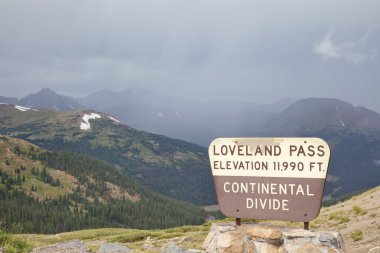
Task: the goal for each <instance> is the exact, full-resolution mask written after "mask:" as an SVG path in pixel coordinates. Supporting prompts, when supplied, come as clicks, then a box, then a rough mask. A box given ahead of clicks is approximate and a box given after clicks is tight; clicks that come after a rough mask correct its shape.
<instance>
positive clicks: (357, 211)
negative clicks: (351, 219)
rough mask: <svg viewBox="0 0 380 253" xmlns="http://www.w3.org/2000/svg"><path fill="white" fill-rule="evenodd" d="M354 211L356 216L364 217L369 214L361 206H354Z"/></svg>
mask: <svg viewBox="0 0 380 253" xmlns="http://www.w3.org/2000/svg"><path fill="white" fill-rule="evenodd" d="M352 211H354V213H355V215H364V214H366V213H367V211H366V210H364V209H363V208H361V207H360V206H353V207H352Z"/></svg>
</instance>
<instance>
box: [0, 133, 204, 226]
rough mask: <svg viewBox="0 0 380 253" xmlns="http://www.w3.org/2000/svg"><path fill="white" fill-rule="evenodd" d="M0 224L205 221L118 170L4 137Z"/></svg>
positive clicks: (187, 207) (192, 209) (0, 158)
mask: <svg viewBox="0 0 380 253" xmlns="http://www.w3.org/2000/svg"><path fill="white" fill-rule="evenodd" d="M0 161H1V163H0V203H1V205H0V224H1V226H2V227H3V228H5V229H7V230H9V231H12V232H22V233H58V232H62V231H70V230H78V229H84V228H99V227H128V228H165V227H174V226H179V225H185V224H200V223H202V222H203V220H204V218H203V213H202V211H201V210H200V209H199V208H198V207H196V206H194V205H192V204H189V203H186V202H180V201H178V200H174V199H171V198H168V197H165V196H162V195H160V194H157V193H154V192H152V191H151V190H148V189H145V188H143V187H141V186H140V185H138V184H137V183H135V182H134V181H133V180H131V179H130V178H129V177H127V176H126V175H125V174H124V173H122V172H121V171H120V170H119V169H118V168H116V167H115V166H113V165H111V164H109V163H107V162H104V161H100V160H97V159H94V158H91V157H88V156H85V155H81V154H75V153H66V152H51V151H47V150H45V149H42V148H39V147H37V146H34V145H32V144H30V143H27V142H25V141H21V140H18V139H14V138H10V137H6V136H0Z"/></svg>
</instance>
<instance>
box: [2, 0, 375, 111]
mask: <svg viewBox="0 0 380 253" xmlns="http://www.w3.org/2000/svg"><path fill="white" fill-rule="evenodd" d="M379 11H380V2H379V1H365V2H363V1H344V2H342V1H327V0H325V1H295V0H293V1H248V0H247V1H244V0H238V1H220V0H219V1H216V0H212V1H204V0H191V1H185V0H182V1H178V0H170V1H169V0H159V1H148V0H136V1H132V0H127V1H121V0H120V1H115V0H107V1H99V0H91V1H90V0H88V1H76V0H75V1H74V0H62V1H61V0H57V1H51V0H46V1H38V0H35V1H21V0H12V1H1V2H0V37H1V40H0V85H1V89H2V92H1V93H2V94H0V95H14V96H23V95H25V94H27V93H30V92H35V91H36V90H38V89H40V88H42V87H50V88H53V89H55V90H57V91H59V92H62V93H65V94H68V95H75V96H79V95H84V94H88V93H90V92H93V91H95V90H100V89H105V88H107V89H114V90H122V89H125V88H129V87H144V88H150V89H154V90H158V91H161V92H163V93H167V94H169V95H177V96H180V97H190V98H194V99H202V100H204V99H229V100H245V101H253V102H259V103H265V102H268V103H270V102H273V101H275V100H277V99H280V98H283V97H310V96H320V97H338V98H342V99H346V100H348V101H350V102H353V103H356V104H362V105H365V106H368V107H370V108H373V109H376V110H378V111H380V102H379V100H378V98H377V95H376V94H377V93H379V91H380V88H379V86H378V83H379V80H380V73H379V71H378V69H379V67H380V66H379V57H380V56H379V50H380V46H379V45H380V16H379V15H378V13H379Z"/></svg>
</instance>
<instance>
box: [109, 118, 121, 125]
mask: <svg viewBox="0 0 380 253" xmlns="http://www.w3.org/2000/svg"><path fill="white" fill-rule="evenodd" d="M108 118H109V119H110V120H113V121H115V122H116V123H119V124H120V121H118V120H117V119H115V118H114V117H111V116H108Z"/></svg>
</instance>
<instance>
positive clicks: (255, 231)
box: [247, 226, 284, 245]
mask: <svg viewBox="0 0 380 253" xmlns="http://www.w3.org/2000/svg"><path fill="white" fill-rule="evenodd" d="M247 233H248V235H250V236H251V237H252V239H253V240H255V241H259V242H266V243H270V244H274V245H281V244H283V243H284V240H283V239H282V232H281V231H278V230H276V229H273V228H270V227H262V226H253V227H251V228H248V229H247Z"/></svg>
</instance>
